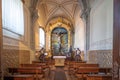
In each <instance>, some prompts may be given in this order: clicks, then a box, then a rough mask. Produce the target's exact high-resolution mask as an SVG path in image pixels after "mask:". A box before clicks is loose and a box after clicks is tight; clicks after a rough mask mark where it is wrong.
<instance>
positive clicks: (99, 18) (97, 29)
mask: <svg viewBox="0 0 120 80" xmlns="http://www.w3.org/2000/svg"><path fill="white" fill-rule="evenodd" d="M92 5H94V6H92V9H91V13H90V49H91V50H104V49H112V38H113V37H112V36H113V0H96V1H95V2H94V4H92Z"/></svg>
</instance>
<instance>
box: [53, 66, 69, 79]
mask: <svg viewBox="0 0 120 80" xmlns="http://www.w3.org/2000/svg"><path fill="white" fill-rule="evenodd" d="M63 68H64V67H56V70H55V75H54V80H67V78H66V74H65V71H64V69H63Z"/></svg>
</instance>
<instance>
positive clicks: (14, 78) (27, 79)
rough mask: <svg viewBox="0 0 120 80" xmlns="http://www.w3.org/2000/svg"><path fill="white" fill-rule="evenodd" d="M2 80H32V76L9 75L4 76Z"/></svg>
mask: <svg viewBox="0 0 120 80" xmlns="http://www.w3.org/2000/svg"><path fill="white" fill-rule="evenodd" d="M4 80H34V77H33V75H10V76H4Z"/></svg>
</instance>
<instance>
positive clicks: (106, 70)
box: [99, 67, 112, 74]
mask: <svg viewBox="0 0 120 80" xmlns="http://www.w3.org/2000/svg"><path fill="white" fill-rule="evenodd" d="M99 72H100V73H105V74H111V73H112V68H108V67H104V68H102V67H100V68H99Z"/></svg>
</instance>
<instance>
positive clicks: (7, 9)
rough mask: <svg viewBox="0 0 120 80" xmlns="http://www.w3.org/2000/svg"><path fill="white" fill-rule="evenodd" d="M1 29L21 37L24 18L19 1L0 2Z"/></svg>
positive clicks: (7, 0) (5, 0) (3, 0)
mask: <svg viewBox="0 0 120 80" xmlns="http://www.w3.org/2000/svg"><path fill="white" fill-rule="evenodd" d="M2 25H3V29H5V30H8V31H11V32H14V33H17V34H20V35H23V34H24V18H23V4H22V2H21V0H2Z"/></svg>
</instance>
